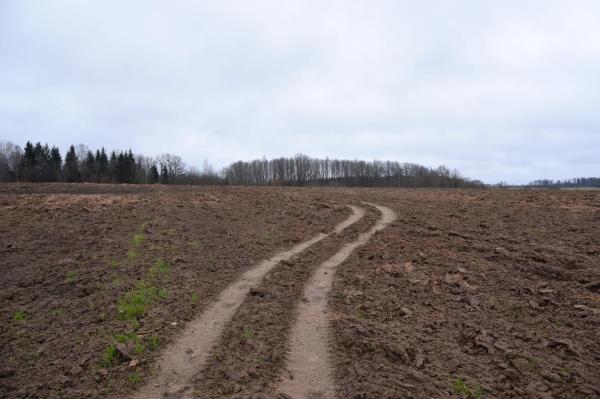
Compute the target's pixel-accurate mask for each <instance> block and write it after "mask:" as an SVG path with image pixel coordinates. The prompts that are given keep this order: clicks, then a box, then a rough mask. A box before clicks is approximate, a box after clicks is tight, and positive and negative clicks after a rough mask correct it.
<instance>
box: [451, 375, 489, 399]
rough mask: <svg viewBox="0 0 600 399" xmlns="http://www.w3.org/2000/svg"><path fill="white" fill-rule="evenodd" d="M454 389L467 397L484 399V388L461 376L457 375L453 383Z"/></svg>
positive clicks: (469, 398)
mask: <svg viewBox="0 0 600 399" xmlns="http://www.w3.org/2000/svg"><path fill="white" fill-rule="evenodd" d="M452 391H454V393H455V394H457V395H461V396H462V397H463V398H465V399H482V398H483V388H482V387H481V385H479V384H474V385H471V384H469V383H467V382H466V381H465V380H464V379H462V378H461V377H456V379H455V380H454V382H453V383H452Z"/></svg>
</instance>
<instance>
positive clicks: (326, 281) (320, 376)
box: [278, 204, 396, 399]
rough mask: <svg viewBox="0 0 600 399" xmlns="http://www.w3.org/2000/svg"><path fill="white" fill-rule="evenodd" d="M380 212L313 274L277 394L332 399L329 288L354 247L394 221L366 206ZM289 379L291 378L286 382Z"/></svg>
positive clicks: (386, 210) (385, 211)
mask: <svg viewBox="0 0 600 399" xmlns="http://www.w3.org/2000/svg"><path fill="white" fill-rule="evenodd" d="M369 205H372V206H374V207H376V208H377V209H378V210H379V212H381V218H380V219H379V221H377V223H376V224H375V226H373V227H372V228H371V230H369V231H367V232H365V233H362V234H361V235H360V236H358V238H357V239H356V240H355V241H353V242H351V243H348V244H346V245H345V246H344V247H342V249H340V250H339V251H338V252H337V253H336V254H335V255H333V256H332V257H331V258H329V259H328V260H326V261H325V262H323V263H322V264H321V265H320V266H319V268H318V269H317V270H316V271H315V273H314V274H313V276H312V277H311V279H310V280H309V282H308V283H307V286H306V288H305V291H304V299H303V301H302V303H300V305H299V306H298V316H297V320H296V324H295V325H294V327H293V329H292V336H291V337H290V355H289V359H288V365H287V370H288V372H289V374H288V373H286V376H285V377H284V379H283V382H282V383H281V385H280V387H279V390H278V392H280V393H282V394H285V395H287V396H288V397H291V398H310V399H312V398H333V397H335V388H334V383H333V373H332V370H331V366H330V362H329V350H328V345H327V328H328V320H327V295H328V293H329V291H330V289H331V287H332V284H333V276H334V273H335V269H336V267H337V266H338V265H339V264H341V263H342V262H343V261H345V260H346V259H347V258H348V256H350V254H351V253H352V251H353V250H354V249H356V248H357V247H359V246H361V245H364V244H366V243H367V241H369V239H370V238H371V237H372V236H373V234H375V233H376V232H377V231H379V230H382V229H384V228H385V227H386V226H387V225H388V224H390V223H391V222H393V221H394V220H395V219H396V214H395V213H394V211H392V210H391V209H389V208H386V207H383V206H379V205H374V204H369ZM288 375H291V377H292V378H289V377H288Z"/></svg>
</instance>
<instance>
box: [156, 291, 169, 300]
mask: <svg viewBox="0 0 600 399" xmlns="http://www.w3.org/2000/svg"><path fill="white" fill-rule="evenodd" d="M158 297H159V298H160V299H167V298H168V297H169V291H168V290H167V289H166V288H161V289H160V290H159V291H158Z"/></svg>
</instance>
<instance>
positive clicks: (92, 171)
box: [81, 151, 97, 182]
mask: <svg viewBox="0 0 600 399" xmlns="http://www.w3.org/2000/svg"><path fill="white" fill-rule="evenodd" d="M82 165H83V170H82V171H81V174H82V177H83V181H87V182H94V181H96V178H97V176H96V159H95V158H94V154H93V153H92V152H91V151H88V152H87V154H86V155H85V160H84V161H83V163H82Z"/></svg>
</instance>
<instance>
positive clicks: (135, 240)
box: [131, 233, 146, 247]
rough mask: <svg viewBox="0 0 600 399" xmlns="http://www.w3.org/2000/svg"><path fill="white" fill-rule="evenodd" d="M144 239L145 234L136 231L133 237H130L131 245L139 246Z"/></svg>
mask: <svg viewBox="0 0 600 399" xmlns="http://www.w3.org/2000/svg"><path fill="white" fill-rule="evenodd" d="M145 239H146V236H145V235H144V234H142V233H136V234H134V235H133V238H132V239H131V245H133V246H134V247H139V246H140V245H142V243H143V242H144V240H145Z"/></svg>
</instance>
